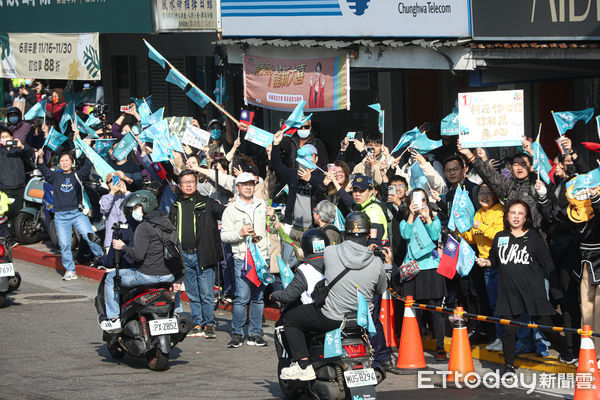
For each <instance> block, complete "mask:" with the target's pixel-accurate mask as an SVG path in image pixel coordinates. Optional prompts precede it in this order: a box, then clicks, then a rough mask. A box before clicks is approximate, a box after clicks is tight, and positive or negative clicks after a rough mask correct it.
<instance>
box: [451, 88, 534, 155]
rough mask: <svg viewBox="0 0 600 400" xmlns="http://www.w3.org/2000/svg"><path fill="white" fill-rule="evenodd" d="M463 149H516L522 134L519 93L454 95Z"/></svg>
mask: <svg viewBox="0 0 600 400" xmlns="http://www.w3.org/2000/svg"><path fill="white" fill-rule="evenodd" d="M458 120H459V124H460V126H459V135H460V143H461V146H462V147H464V148H473V147H503V146H519V145H520V144H521V141H522V140H523V135H524V134H525V128H524V125H525V122H524V121H525V119H524V114H523V91H522V90H498V91H494V92H472V93H459V94H458Z"/></svg>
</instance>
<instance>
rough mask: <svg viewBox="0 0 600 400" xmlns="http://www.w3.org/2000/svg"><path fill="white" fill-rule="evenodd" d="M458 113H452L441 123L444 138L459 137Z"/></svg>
mask: <svg viewBox="0 0 600 400" xmlns="http://www.w3.org/2000/svg"><path fill="white" fill-rule="evenodd" d="M458 126H459V123H458V113H455V112H452V113H450V114H448V115H446V116H445V117H444V119H443V120H442V122H441V123H440V131H441V133H442V136H458V131H459V129H458Z"/></svg>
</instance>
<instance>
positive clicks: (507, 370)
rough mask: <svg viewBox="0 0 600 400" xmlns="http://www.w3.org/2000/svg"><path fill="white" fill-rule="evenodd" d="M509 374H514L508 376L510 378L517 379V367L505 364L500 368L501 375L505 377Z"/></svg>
mask: <svg viewBox="0 0 600 400" xmlns="http://www.w3.org/2000/svg"><path fill="white" fill-rule="evenodd" d="M508 374H513V376H512V377H510V378H509V377H507V378H509V379H515V378H516V377H517V374H516V372H515V367H514V366H512V365H510V364H504V366H503V367H502V368H501V369H500V377H501V378H504V376H506V375H508Z"/></svg>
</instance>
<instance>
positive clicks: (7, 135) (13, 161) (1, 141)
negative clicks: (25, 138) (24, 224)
mask: <svg viewBox="0 0 600 400" xmlns="http://www.w3.org/2000/svg"><path fill="white" fill-rule="evenodd" d="M32 157H33V152H32V150H31V148H30V147H29V146H28V145H27V144H26V143H21V141H20V140H19V139H15V138H13V135H12V133H11V131H10V129H9V128H8V127H7V126H6V125H0V165H1V166H2V168H0V191H1V192H4V193H5V194H6V195H7V196H8V197H9V198H12V199H14V201H13V203H12V204H11V205H10V206H9V209H8V213H7V214H6V215H5V217H7V218H8V219H10V218H13V217H14V216H15V215H17V213H18V212H19V210H20V209H21V207H22V206H23V193H24V191H25V184H26V183H27V178H26V176H25V162H26V161H29V160H30V159H32Z"/></svg>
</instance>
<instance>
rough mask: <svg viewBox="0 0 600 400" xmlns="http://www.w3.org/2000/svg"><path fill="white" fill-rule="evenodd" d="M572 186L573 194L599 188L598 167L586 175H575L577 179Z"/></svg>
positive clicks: (599, 168)
mask: <svg viewBox="0 0 600 400" xmlns="http://www.w3.org/2000/svg"><path fill="white" fill-rule="evenodd" d="M569 183H570V182H569ZM569 183H567V186H570V185H569ZM573 184H574V186H573V193H577V192H579V191H581V190H585V189H590V188H593V187H597V186H600V167H598V168H596V169H593V170H591V171H590V172H588V173H587V174H584V175H577V179H575V181H574V183H573Z"/></svg>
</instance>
